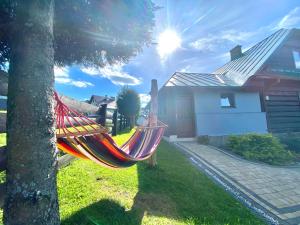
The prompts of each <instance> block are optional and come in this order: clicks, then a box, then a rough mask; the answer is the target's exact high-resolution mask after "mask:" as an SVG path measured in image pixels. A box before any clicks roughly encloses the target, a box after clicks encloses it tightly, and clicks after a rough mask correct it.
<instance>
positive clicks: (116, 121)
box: [111, 110, 118, 136]
mask: <svg viewBox="0 0 300 225" xmlns="http://www.w3.org/2000/svg"><path fill="white" fill-rule="evenodd" d="M117 126H118V110H115V111H114V114H113V128H112V132H111V135H112V136H116V135H117V129H118V128H117Z"/></svg>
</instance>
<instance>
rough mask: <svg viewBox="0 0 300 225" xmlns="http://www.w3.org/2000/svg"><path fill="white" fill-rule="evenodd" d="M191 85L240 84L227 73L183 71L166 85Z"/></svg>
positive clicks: (217, 85) (177, 73)
mask: <svg viewBox="0 0 300 225" xmlns="http://www.w3.org/2000/svg"><path fill="white" fill-rule="evenodd" d="M164 86H167V87H172V86H182V87H184V86H190V87H228V86H239V85H238V84H236V83H235V82H233V81H232V80H231V79H229V78H228V77H226V76H225V75H220V74H207V73H181V72H176V73H174V74H173V76H172V77H171V78H170V79H169V80H168V81H167V83H166V84H165V85H164Z"/></svg>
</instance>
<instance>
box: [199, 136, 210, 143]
mask: <svg viewBox="0 0 300 225" xmlns="http://www.w3.org/2000/svg"><path fill="white" fill-rule="evenodd" d="M197 142H198V143H199V144H201V145H208V144H209V138H208V136H207V135H202V136H198V137H197Z"/></svg>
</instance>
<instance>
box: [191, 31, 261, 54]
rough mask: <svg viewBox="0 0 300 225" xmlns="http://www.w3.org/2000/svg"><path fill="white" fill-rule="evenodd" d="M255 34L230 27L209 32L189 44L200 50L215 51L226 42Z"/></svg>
mask: <svg viewBox="0 0 300 225" xmlns="http://www.w3.org/2000/svg"><path fill="white" fill-rule="evenodd" d="M255 34H256V32H242V31H237V30H233V29H231V30H226V31H221V32H220V33H218V34H209V35H208V36H207V37H203V38H200V39H198V40H196V41H194V42H192V43H190V46H191V47H192V48H194V49H197V50H201V51H210V52H216V51H219V49H220V47H221V46H222V45H224V44H226V43H230V44H232V43H235V44H238V43H240V42H244V41H247V40H249V39H250V38H251V37H253V36H254V35H255Z"/></svg>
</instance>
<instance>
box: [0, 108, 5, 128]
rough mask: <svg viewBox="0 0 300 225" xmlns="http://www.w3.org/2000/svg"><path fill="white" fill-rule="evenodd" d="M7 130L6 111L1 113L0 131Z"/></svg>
mask: <svg viewBox="0 0 300 225" xmlns="http://www.w3.org/2000/svg"><path fill="white" fill-rule="evenodd" d="M5 132H6V113H0V133H5Z"/></svg>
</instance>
